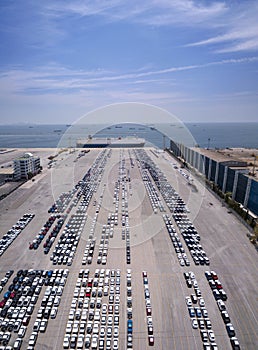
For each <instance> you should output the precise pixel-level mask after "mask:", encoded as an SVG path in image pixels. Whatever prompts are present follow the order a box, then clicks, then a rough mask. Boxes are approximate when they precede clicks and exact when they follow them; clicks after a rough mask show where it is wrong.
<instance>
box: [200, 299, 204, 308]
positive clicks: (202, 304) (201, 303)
mask: <svg viewBox="0 0 258 350" xmlns="http://www.w3.org/2000/svg"><path fill="white" fill-rule="evenodd" d="M199 305H200V306H201V307H204V306H205V301H204V299H203V298H202V297H201V298H199Z"/></svg>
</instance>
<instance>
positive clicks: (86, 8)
mask: <svg viewBox="0 0 258 350" xmlns="http://www.w3.org/2000/svg"><path fill="white" fill-rule="evenodd" d="M44 8H45V10H44V11H45V14H47V15H48V16H51V17H52V18H55V17H57V18H58V17H64V16H69V15H74V16H80V17H89V16H101V17H102V18H103V19H105V20H106V21H108V22H109V21H121V20H127V21H130V22H137V23H142V24H148V25H157V26H164V25H166V26H167V25H171V24H175V23H177V24H180V23H181V24H184V25H189V24H190V22H192V23H203V22H204V21H208V20H209V19H211V18H212V17H215V16H218V15H220V14H221V13H224V11H225V10H226V6H225V3H224V2H222V1H213V2H212V3H210V4H208V5H207V4H205V2H204V1H200V0H198V1H197V0H142V1H140V2H139V1H138V0H130V1H126V0H110V1H106V0H98V1H90V0H88V1H78V0H77V1H76V0H70V1H66V2H58V1H51V2H47V3H45V5H44Z"/></svg>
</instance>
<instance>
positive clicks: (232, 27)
mask: <svg viewBox="0 0 258 350" xmlns="http://www.w3.org/2000/svg"><path fill="white" fill-rule="evenodd" d="M257 18H258V4H257V2H253V1H246V2H245V5H244V6H243V4H241V5H239V6H238V7H236V8H233V7H232V9H230V12H228V13H226V14H225V16H224V25H222V24H221V23H220V25H219V31H220V32H222V31H223V32H224V33H223V34H218V35H215V36H211V37H209V38H208V39H204V40H200V41H197V42H194V43H190V44H188V45H186V46H212V47H213V50H214V51H215V52H216V53H230V52H243V51H257V50H258V21H257Z"/></svg>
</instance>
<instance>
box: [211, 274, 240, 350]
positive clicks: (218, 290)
mask: <svg viewBox="0 0 258 350" xmlns="http://www.w3.org/2000/svg"><path fill="white" fill-rule="evenodd" d="M205 276H206V278H207V281H208V283H209V285H210V287H211V290H212V292H213V295H214V297H215V299H216V301H217V305H218V308H219V310H220V314H221V317H222V319H223V322H224V324H225V326H226V330H227V334H228V336H229V338H230V343H231V345H232V348H233V349H234V350H240V344H239V340H238V339H237V337H236V332H235V329H234V327H233V325H232V323H231V321H230V317H229V314H228V311H227V308H226V305H225V303H224V301H226V300H227V294H226V292H225V291H224V289H223V287H222V284H221V282H220V280H219V278H218V275H217V273H216V272H215V271H205Z"/></svg>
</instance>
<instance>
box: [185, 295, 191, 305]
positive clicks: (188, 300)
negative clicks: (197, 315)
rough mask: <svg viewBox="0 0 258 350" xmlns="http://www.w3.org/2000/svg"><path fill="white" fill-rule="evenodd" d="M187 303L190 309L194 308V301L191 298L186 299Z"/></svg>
mask: <svg viewBox="0 0 258 350" xmlns="http://www.w3.org/2000/svg"><path fill="white" fill-rule="evenodd" d="M185 302H186V305H187V306H189V307H191V306H192V300H191V298H190V297H186V298H185Z"/></svg>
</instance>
